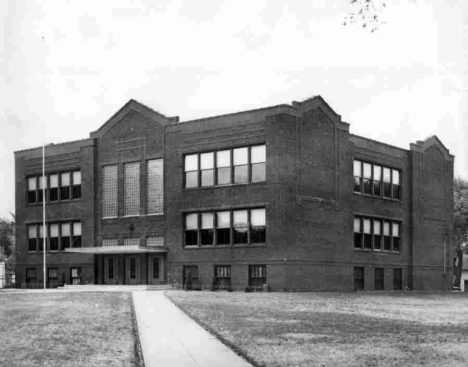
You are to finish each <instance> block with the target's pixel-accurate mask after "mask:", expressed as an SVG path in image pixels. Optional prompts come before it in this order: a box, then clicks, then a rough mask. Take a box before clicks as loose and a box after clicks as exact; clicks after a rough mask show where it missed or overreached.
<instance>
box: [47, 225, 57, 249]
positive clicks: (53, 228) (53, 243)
mask: <svg viewBox="0 0 468 367" xmlns="http://www.w3.org/2000/svg"><path fill="white" fill-rule="evenodd" d="M49 234H50V236H49V250H50V251H58V250H59V225H58V223H54V224H50V226H49Z"/></svg>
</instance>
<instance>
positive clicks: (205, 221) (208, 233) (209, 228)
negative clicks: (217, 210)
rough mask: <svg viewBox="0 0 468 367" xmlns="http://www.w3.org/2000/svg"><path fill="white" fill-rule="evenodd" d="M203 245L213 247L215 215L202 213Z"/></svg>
mask: <svg viewBox="0 0 468 367" xmlns="http://www.w3.org/2000/svg"><path fill="white" fill-rule="evenodd" d="M200 239H201V245H202V246H203V245H213V242H214V215H213V213H201V229H200Z"/></svg>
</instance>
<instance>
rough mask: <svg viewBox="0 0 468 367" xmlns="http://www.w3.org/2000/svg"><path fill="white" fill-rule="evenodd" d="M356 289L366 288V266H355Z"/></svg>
mask: <svg viewBox="0 0 468 367" xmlns="http://www.w3.org/2000/svg"><path fill="white" fill-rule="evenodd" d="M354 290H355V291H362V290H364V268H363V267H355V268H354Z"/></svg>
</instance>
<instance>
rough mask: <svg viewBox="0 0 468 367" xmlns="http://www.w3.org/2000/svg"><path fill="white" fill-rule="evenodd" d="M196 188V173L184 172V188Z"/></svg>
mask: <svg viewBox="0 0 468 367" xmlns="http://www.w3.org/2000/svg"><path fill="white" fill-rule="evenodd" d="M197 186H198V171H193V172H186V173H185V187H197Z"/></svg>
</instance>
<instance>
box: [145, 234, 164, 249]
mask: <svg viewBox="0 0 468 367" xmlns="http://www.w3.org/2000/svg"><path fill="white" fill-rule="evenodd" d="M146 246H148V247H163V246H164V236H152V237H147V238H146Z"/></svg>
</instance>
